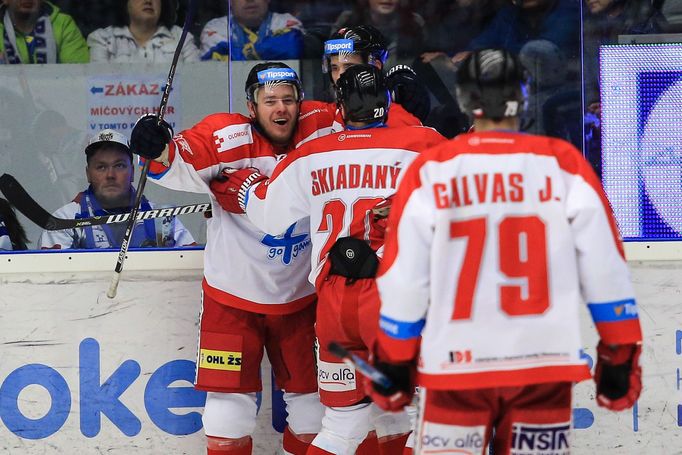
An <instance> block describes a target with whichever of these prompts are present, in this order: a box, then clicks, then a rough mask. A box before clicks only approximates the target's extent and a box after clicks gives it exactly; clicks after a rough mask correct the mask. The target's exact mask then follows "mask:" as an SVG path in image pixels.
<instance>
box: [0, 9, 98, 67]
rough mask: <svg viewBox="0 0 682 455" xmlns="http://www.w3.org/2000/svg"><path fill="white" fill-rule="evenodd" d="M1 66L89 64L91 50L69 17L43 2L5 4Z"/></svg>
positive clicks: (0, 23)
mask: <svg viewBox="0 0 682 455" xmlns="http://www.w3.org/2000/svg"><path fill="white" fill-rule="evenodd" d="M0 18H1V19H0V34H2V40H1V41H0V63H8V64H16V63H87V62H88V59H89V57H88V46H87V44H86V42H85V39H84V38H83V35H82V34H81V32H80V30H79V29H78V26H77V25H76V23H75V22H74V20H73V19H72V18H71V16H69V15H68V14H64V13H62V12H61V11H60V9H59V8H57V7H56V6H55V5H53V4H52V3H50V2H48V1H44V0H3V4H2V5H1V6H0Z"/></svg>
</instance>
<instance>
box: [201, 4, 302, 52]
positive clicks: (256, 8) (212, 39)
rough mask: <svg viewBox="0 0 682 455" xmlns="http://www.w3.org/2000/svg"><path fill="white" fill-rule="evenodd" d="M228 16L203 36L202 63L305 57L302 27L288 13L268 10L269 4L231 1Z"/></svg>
mask: <svg viewBox="0 0 682 455" xmlns="http://www.w3.org/2000/svg"><path fill="white" fill-rule="evenodd" d="M231 1H232V3H231V6H232V19H231V30H230V42H228V40H227V36H226V35H227V28H228V18H227V16H223V17H219V18H216V19H213V20H210V21H209V22H208V23H207V24H206V26H205V27H204V30H203V31H202V32H201V59H202V60H227V59H228V58H229V57H230V52H231V53H232V56H231V58H232V60H289V59H299V58H301V57H302V56H303V25H302V24H301V21H299V20H298V19H297V18H295V17H294V16H292V15H291V14H288V13H274V12H271V11H270V10H269V5H270V0H231Z"/></svg>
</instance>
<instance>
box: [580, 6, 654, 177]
mask: <svg viewBox="0 0 682 455" xmlns="http://www.w3.org/2000/svg"><path fill="white" fill-rule="evenodd" d="M585 4H586V6H587V8H586V16H585V20H584V40H583V42H584V58H583V84H584V94H585V106H587V109H586V112H585V119H584V123H585V128H584V130H585V150H584V152H585V156H586V158H587V159H588V161H589V162H590V163H591V164H592V166H593V167H594V169H595V171H596V172H597V174H598V175H600V176H601V101H600V94H599V46H600V45H602V44H615V43H617V42H618V35H639V34H648V33H660V32H661V31H662V30H663V29H664V27H665V24H666V22H665V18H664V17H663V15H662V14H661V12H660V11H659V10H657V9H655V8H653V6H652V4H651V2H650V1H649V0H586V1H585Z"/></svg>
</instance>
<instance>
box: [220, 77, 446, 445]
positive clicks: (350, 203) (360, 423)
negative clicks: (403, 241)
mask: <svg viewBox="0 0 682 455" xmlns="http://www.w3.org/2000/svg"><path fill="white" fill-rule="evenodd" d="M336 89H337V99H338V102H339V106H340V110H341V112H342V114H343V120H344V122H345V124H346V127H347V130H346V131H345V132H343V133H337V134H333V135H330V136H327V137H324V138H320V139H317V140H314V141H311V142H309V143H307V144H305V145H303V146H302V147H300V148H298V149H297V150H295V151H293V152H291V153H289V154H288V155H287V156H286V157H285V158H284V159H283V160H282V161H281V162H280V163H279V164H278V165H277V167H276V168H275V170H274V171H273V173H272V177H271V178H270V179H269V180H268V181H266V182H261V181H262V180H265V177H264V176H262V175H260V174H258V173H257V172H255V171H254V170H252V169H241V170H238V171H232V172H226V173H225V177H226V180H217V181H214V182H212V184H211V188H212V189H213V192H214V195H215V197H216V198H217V199H218V201H219V202H220V204H221V205H222V206H223V208H225V210H227V211H231V212H234V213H244V211H245V212H246V215H247V216H248V218H249V219H250V220H251V221H252V222H253V223H254V224H255V225H256V226H257V227H258V228H260V229H263V230H264V231H266V232H271V233H279V232H283V231H284V230H285V229H286V228H287V226H289V225H290V224H291V223H294V222H296V221H297V220H301V219H305V218H308V217H309V223H310V232H311V238H312V257H311V261H312V273H311V274H310V282H311V283H314V284H315V288H316V290H317V294H318V306H317V308H318V310H317V319H316V334H317V338H318V344H319V347H318V349H319V352H318V355H319V357H318V364H317V367H318V383H319V388H320V398H321V400H322V403H323V404H324V405H325V406H326V410H325V417H324V419H323V423H322V431H321V432H320V433H319V434H318V435H317V437H316V438H315V439H314V441H313V443H312V446H311V447H310V449H309V450H308V454H330V453H331V454H353V453H355V450H356V448H357V447H358V444H359V443H360V442H361V441H362V440H363V439H364V438H365V436H366V435H367V433H368V432H369V431H371V430H373V429H376V433H377V436H378V437H379V450H380V453H385V454H388V453H402V448H403V446H404V444H405V439H406V437H407V433H409V429H410V425H409V419H407V416H406V415H405V414H401V415H394V414H389V413H380V412H378V411H379V410H378V409H377V408H376V407H374V406H372V405H371V404H370V402H369V401H368V400H367V394H366V392H365V390H364V389H363V387H362V384H361V382H360V381H359V378H358V377H357V373H356V372H355V371H354V370H352V369H350V368H348V367H347V366H346V365H345V364H343V363H342V362H341V361H340V360H338V359H337V358H335V357H334V356H333V355H331V354H330V353H329V351H328V350H327V347H328V345H329V342H330V341H340V342H341V343H342V344H343V345H344V346H345V347H346V348H348V349H350V350H352V351H353V352H355V353H357V354H358V355H362V356H364V357H365V358H367V357H368V354H369V352H368V346H370V345H371V344H372V343H373V342H374V339H375V336H376V324H377V321H378V301H377V299H376V292H375V288H374V280H373V279H372V278H373V276H374V272H375V271H376V266H377V264H378V261H379V259H378V257H377V250H378V249H379V248H380V247H381V245H382V243H383V232H382V230H381V226H380V225H378V224H377V223H375V220H374V215H373V208H374V207H375V206H376V205H377V204H379V203H381V202H382V201H384V200H385V199H386V198H387V197H388V196H390V195H391V194H393V192H394V191H395V188H396V185H397V183H398V181H399V179H400V176H401V175H402V169H403V168H405V166H407V164H408V163H409V162H411V161H412V160H413V159H414V158H415V157H416V156H417V154H418V152H419V151H420V150H422V149H426V148H428V147H431V146H434V145H436V144H438V143H440V142H442V141H444V140H445V139H444V138H443V137H442V136H441V135H440V134H438V133H437V132H435V131H434V130H432V129H430V128H425V127H421V126H413V127H401V128H385V124H386V117H387V115H389V114H388V112H389V105H390V95H389V94H388V90H387V88H386V85H385V82H384V78H383V76H382V75H381V72H380V71H379V70H378V69H377V68H376V67H374V66H371V65H367V64H359V65H354V66H353V67H352V68H349V69H347V70H346V71H345V72H344V73H343V74H342V75H341V76H340V78H339V80H338V81H337V85H336ZM258 182H261V183H258ZM256 183H258V184H256Z"/></svg>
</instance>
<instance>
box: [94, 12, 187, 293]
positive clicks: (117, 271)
mask: <svg viewBox="0 0 682 455" xmlns="http://www.w3.org/2000/svg"><path fill="white" fill-rule="evenodd" d="M195 7H196V0H190V1H189V4H188V6H187V14H186V15H185V23H184V24H183V25H182V35H180V39H179V40H178V45H177V46H176V47H175V53H174V54H173V61H172V62H171V66H170V69H169V70H168V80H167V81H166V87H165V88H164V90H163V95H162V96H161V103H159V125H161V122H162V121H163V117H164V115H165V114H166V106H167V105H168V97H169V96H170V92H171V87H172V85H173V78H174V77H175V68H176V67H177V65H178V60H179V59H180V53H181V52H182V47H183V46H184V45H185V38H187V32H188V31H189V26H190V24H191V23H192V16H193V15H194V9H195ZM150 164H151V160H145V162H144V166H143V167H142V174H140V181H139V182H138V183H137V189H136V190H135V202H134V203H133V207H132V210H131V211H130V218H128V224H127V225H126V230H125V233H124V234H123V241H122V242H121V250H120V251H119V252H118V258H117V259H116V267H114V274H113V276H112V277H111V283H109V290H108V291H107V297H109V298H110V299H113V298H114V297H116V290H117V289H118V282H119V281H120V280H121V272H122V271H123V263H124V262H125V260H126V253H127V252H128V247H129V246H130V239H131V238H132V236H133V229H134V228H135V224H136V221H135V220H136V219H137V213H138V212H139V210H140V201H141V200H142V193H143V192H144V186H145V184H146V183H147V173H148V172H149V165H150Z"/></svg>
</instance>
